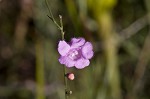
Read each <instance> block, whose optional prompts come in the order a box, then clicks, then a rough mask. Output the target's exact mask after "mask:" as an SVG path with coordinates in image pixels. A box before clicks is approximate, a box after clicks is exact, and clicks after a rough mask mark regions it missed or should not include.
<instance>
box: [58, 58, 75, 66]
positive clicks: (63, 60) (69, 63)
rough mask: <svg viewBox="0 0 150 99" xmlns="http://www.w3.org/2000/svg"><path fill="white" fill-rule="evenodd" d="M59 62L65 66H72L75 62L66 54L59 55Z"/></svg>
mask: <svg viewBox="0 0 150 99" xmlns="http://www.w3.org/2000/svg"><path fill="white" fill-rule="evenodd" d="M59 62H60V63H61V64H64V65H66V66H67V67H73V66H74V64H75V61H73V60H71V59H70V58H68V57H67V56H61V57H60V58H59Z"/></svg>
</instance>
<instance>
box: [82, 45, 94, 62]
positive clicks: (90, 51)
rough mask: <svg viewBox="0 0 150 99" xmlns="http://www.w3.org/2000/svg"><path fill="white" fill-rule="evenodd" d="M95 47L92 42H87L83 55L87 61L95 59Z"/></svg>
mask: <svg viewBox="0 0 150 99" xmlns="http://www.w3.org/2000/svg"><path fill="white" fill-rule="evenodd" d="M93 54H94V52H93V46H92V44H91V43H90V42H86V43H85V44H84V46H83V47H82V55H83V56H84V57H85V58H86V59H91V58H92V57H93Z"/></svg>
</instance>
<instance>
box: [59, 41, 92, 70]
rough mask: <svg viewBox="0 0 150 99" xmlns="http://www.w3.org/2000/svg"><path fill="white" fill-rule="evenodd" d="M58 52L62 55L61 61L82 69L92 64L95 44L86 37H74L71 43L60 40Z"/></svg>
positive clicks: (67, 65)
mask: <svg viewBox="0 0 150 99" xmlns="http://www.w3.org/2000/svg"><path fill="white" fill-rule="evenodd" d="M58 52H59V54H60V55H61V56H60V58H59V62H60V63H61V64H64V65H65V66H66V67H74V66H75V67H76V68H78V69H82V68H84V67H86V66H88V65H89V64H90V61H89V59H91V58H92V57H93V54H94V52H93V46H92V44H91V43H90V42H86V41H85V39H84V38H72V39H71V41H70V42H69V43H67V42H66V41H64V40H61V41H59V44H58Z"/></svg>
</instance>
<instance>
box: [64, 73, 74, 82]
mask: <svg viewBox="0 0 150 99" xmlns="http://www.w3.org/2000/svg"><path fill="white" fill-rule="evenodd" d="M66 77H67V78H68V79H69V80H74V78H75V76H74V74H73V73H68V74H67V75H66Z"/></svg>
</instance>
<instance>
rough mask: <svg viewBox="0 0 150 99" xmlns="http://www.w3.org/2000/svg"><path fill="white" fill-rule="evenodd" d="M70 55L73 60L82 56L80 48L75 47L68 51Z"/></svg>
mask: <svg viewBox="0 0 150 99" xmlns="http://www.w3.org/2000/svg"><path fill="white" fill-rule="evenodd" d="M68 57H69V58H70V59H72V60H76V59H78V58H79V57H80V54H79V52H78V50H76V49H73V50H71V51H70V52H69V53H68Z"/></svg>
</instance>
